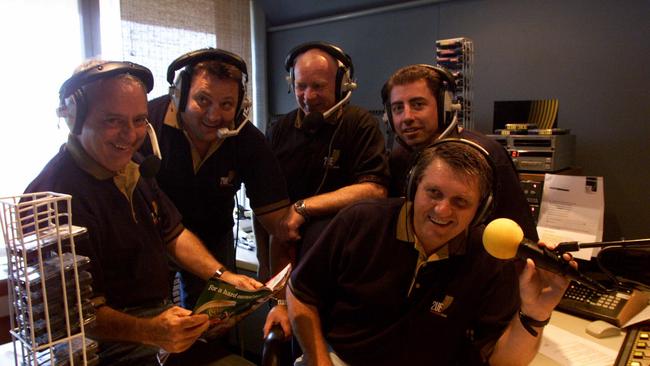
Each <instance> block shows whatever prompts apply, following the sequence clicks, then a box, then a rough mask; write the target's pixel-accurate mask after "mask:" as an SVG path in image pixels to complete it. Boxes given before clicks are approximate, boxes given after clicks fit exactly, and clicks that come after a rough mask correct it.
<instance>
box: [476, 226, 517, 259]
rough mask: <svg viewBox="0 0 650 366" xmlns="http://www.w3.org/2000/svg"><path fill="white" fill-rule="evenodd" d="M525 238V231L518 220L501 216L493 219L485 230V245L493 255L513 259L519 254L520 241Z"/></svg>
mask: <svg viewBox="0 0 650 366" xmlns="http://www.w3.org/2000/svg"><path fill="white" fill-rule="evenodd" d="M523 240H524V232H523V230H521V227H519V225H517V223H516V222H514V221H512V220H510V219H505V218H500V219H496V220H493V221H492V222H490V223H489V224H488V225H487V226H486V227H485V231H483V246H484V247H485V250H486V251H487V252H488V253H489V254H490V255H491V256H493V257H495V258H498V259H511V258H514V257H515V256H516V255H517V249H518V248H519V243H521V242H522V241H523Z"/></svg>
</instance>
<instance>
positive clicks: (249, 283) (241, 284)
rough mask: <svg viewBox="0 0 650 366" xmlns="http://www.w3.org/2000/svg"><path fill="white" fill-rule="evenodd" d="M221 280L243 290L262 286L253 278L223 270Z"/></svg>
mask: <svg viewBox="0 0 650 366" xmlns="http://www.w3.org/2000/svg"><path fill="white" fill-rule="evenodd" d="M221 280H223V281H224V282H228V283H229V284H231V285H233V286H235V287H237V288H241V289H244V290H257V289H258V288H260V287H262V286H264V285H263V284H261V283H260V282H259V281H257V280H255V279H253V278H250V277H248V276H244V275H240V274H236V273H232V272H230V271H226V272H224V273H223V275H221Z"/></svg>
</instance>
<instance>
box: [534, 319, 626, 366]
mask: <svg viewBox="0 0 650 366" xmlns="http://www.w3.org/2000/svg"><path fill="white" fill-rule="evenodd" d="M539 352H540V353H541V354H543V355H544V356H546V357H548V358H550V359H552V360H553V361H555V362H557V363H559V364H560V365H562V366H574V365H575V366H611V365H613V364H614V362H615V361H616V356H617V355H618V353H617V351H615V350H612V349H610V348H607V347H605V346H602V345H600V344H598V343H596V342H593V341H590V340H588V339H585V338H582V337H579V336H577V335H575V334H573V333H571V332H568V331H566V330H564V329H562V328H559V327H557V326H554V325H552V324H550V325H547V326H546V328H544V333H543V335H542V344H541V345H540V348H539Z"/></svg>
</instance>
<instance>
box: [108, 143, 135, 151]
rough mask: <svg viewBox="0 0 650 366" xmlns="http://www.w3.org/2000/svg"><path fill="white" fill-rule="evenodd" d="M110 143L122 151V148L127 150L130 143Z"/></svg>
mask: <svg viewBox="0 0 650 366" xmlns="http://www.w3.org/2000/svg"><path fill="white" fill-rule="evenodd" d="M111 145H112V146H113V147H114V148H116V149H118V150H122V151H124V150H128V149H130V148H131V146H130V145H122V144H115V143H111Z"/></svg>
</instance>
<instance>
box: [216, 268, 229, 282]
mask: <svg viewBox="0 0 650 366" xmlns="http://www.w3.org/2000/svg"><path fill="white" fill-rule="evenodd" d="M227 270H228V269H227V268H226V267H224V266H221V267H219V269H217V270H216V271H215V272H214V274H213V275H212V278H213V279H215V280H217V279H219V278H221V276H223V274H224V273H225V272H226V271H227Z"/></svg>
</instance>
